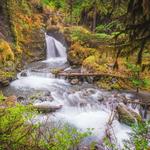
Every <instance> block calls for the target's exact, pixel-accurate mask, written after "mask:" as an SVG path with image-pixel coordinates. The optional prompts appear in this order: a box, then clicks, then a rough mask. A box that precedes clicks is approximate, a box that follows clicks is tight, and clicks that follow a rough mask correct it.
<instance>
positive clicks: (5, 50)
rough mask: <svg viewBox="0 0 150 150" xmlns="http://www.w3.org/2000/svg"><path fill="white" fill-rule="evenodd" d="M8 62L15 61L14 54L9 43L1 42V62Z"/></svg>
mask: <svg viewBox="0 0 150 150" xmlns="http://www.w3.org/2000/svg"><path fill="white" fill-rule="evenodd" d="M7 60H14V53H13V51H12V49H11V48H10V46H9V43H8V42H6V41H5V40H3V39H1V40H0V62H5V61H7Z"/></svg>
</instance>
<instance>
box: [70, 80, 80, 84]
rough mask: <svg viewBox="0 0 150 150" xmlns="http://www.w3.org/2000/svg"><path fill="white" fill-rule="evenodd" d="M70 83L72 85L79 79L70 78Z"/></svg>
mask: <svg viewBox="0 0 150 150" xmlns="http://www.w3.org/2000/svg"><path fill="white" fill-rule="evenodd" d="M70 83H71V84H72V85H76V84H78V83H79V80H78V79H72V80H71V81H70Z"/></svg>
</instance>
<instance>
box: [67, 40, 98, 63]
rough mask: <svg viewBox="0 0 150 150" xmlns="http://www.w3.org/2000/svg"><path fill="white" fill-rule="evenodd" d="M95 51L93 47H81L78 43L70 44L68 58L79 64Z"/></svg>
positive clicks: (71, 61)
mask: <svg viewBox="0 0 150 150" xmlns="http://www.w3.org/2000/svg"><path fill="white" fill-rule="evenodd" d="M95 52H96V50H95V49H93V48H88V47H83V46H81V45H80V44H79V43H75V44H73V45H72V46H71V48H70V51H69V52H68V60H69V62H70V63H71V64H73V65H81V64H82V62H83V60H84V59H85V58H87V57H88V56H90V55H92V54H94V53H95Z"/></svg>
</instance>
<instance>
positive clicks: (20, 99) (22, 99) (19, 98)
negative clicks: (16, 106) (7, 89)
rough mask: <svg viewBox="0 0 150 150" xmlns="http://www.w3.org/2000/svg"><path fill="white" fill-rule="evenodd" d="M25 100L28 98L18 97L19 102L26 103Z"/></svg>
mask: <svg viewBox="0 0 150 150" xmlns="http://www.w3.org/2000/svg"><path fill="white" fill-rule="evenodd" d="M25 99H26V98H25V97H23V96H18V97H17V101H18V102H21V101H24V100H25Z"/></svg>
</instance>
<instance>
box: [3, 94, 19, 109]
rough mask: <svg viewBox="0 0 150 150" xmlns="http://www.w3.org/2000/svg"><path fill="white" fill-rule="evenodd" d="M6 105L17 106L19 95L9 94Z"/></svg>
mask: <svg viewBox="0 0 150 150" xmlns="http://www.w3.org/2000/svg"><path fill="white" fill-rule="evenodd" d="M4 103H5V105H6V106H8V107H12V106H16V104H17V97H16V96H15V95H13V96H9V97H7V98H6V100H5V101H4Z"/></svg>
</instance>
